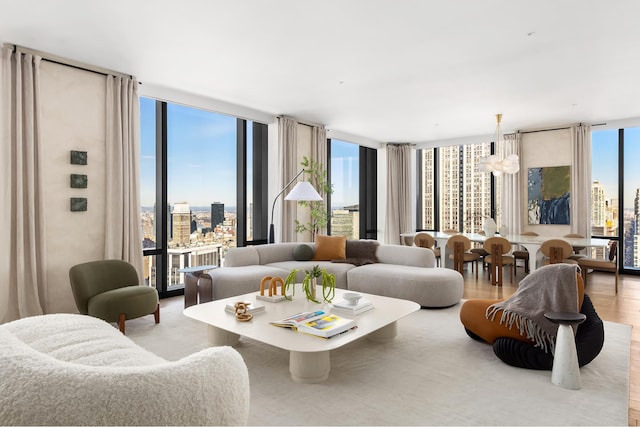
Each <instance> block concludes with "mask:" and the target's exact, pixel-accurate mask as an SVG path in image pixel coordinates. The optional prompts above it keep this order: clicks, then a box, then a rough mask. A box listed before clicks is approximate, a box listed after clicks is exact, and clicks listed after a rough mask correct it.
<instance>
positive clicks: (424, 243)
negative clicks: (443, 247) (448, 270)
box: [413, 232, 441, 266]
mask: <svg viewBox="0 0 640 427" xmlns="http://www.w3.org/2000/svg"><path fill="white" fill-rule="evenodd" d="M413 242H414V243H415V245H416V246H418V247H420V248H426V249H431V250H432V251H433V254H434V255H435V256H436V263H437V264H438V266H439V265H440V253H441V252H440V248H439V247H438V246H436V245H435V244H436V239H434V238H433V236H432V235H431V234H429V233H425V232H420V233H418V234H416V236H415V237H414V238H413Z"/></svg>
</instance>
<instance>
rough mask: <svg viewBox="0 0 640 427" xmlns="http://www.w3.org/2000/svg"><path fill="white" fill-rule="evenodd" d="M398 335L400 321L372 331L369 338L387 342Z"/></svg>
mask: <svg viewBox="0 0 640 427" xmlns="http://www.w3.org/2000/svg"><path fill="white" fill-rule="evenodd" d="M397 335H398V322H393V323H389V324H388V325H387V326H384V327H382V328H380V329H378V330H377V331H373V332H371V333H370V334H369V335H367V338H368V339H369V340H370V341H375V342H387V341H391V340H392V339H394V338H395V337H396V336H397Z"/></svg>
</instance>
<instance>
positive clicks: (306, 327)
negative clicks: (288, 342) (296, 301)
mask: <svg viewBox="0 0 640 427" xmlns="http://www.w3.org/2000/svg"><path fill="white" fill-rule="evenodd" d="M271 324H272V325H274V326H280V327H283V328H291V329H293V330H296V331H298V332H302V333H305V334H310V335H314V336H317V337H321V338H331V337H333V336H335V335H338V334H341V333H343V332H346V331H348V330H349V329H351V328H354V327H355V326H356V321H355V320H354V319H346V318H344V317H340V316H338V315H335V314H330V313H326V312H324V311H321V310H319V311H305V312H302V313H297V314H294V315H293V316H289V317H286V318H284V319H282V320H278V321H275V322H271Z"/></svg>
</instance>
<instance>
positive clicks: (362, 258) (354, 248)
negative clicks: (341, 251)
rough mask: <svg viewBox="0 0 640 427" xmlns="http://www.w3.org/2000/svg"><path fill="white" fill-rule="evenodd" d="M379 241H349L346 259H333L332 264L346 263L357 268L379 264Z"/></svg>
mask: <svg viewBox="0 0 640 427" xmlns="http://www.w3.org/2000/svg"><path fill="white" fill-rule="evenodd" d="M378 246H380V243H378V241H377V240H347V244H346V258H345V259H333V260H331V261H332V262H344V263H348V264H353V265H356V266H360V265H367V264H375V263H377V262H378V257H377V256H376V251H377V250H378Z"/></svg>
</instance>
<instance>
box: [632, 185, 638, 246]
mask: <svg viewBox="0 0 640 427" xmlns="http://www.w3.org/2000/svg"><path fill="white" fill-rule="evenodd" d="M633 218H634V220H635V221H634V224H633V234H634V235H638V234H640V233H638V220H640V188H636V198H635V199H634V200H633Z"/></svg>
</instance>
